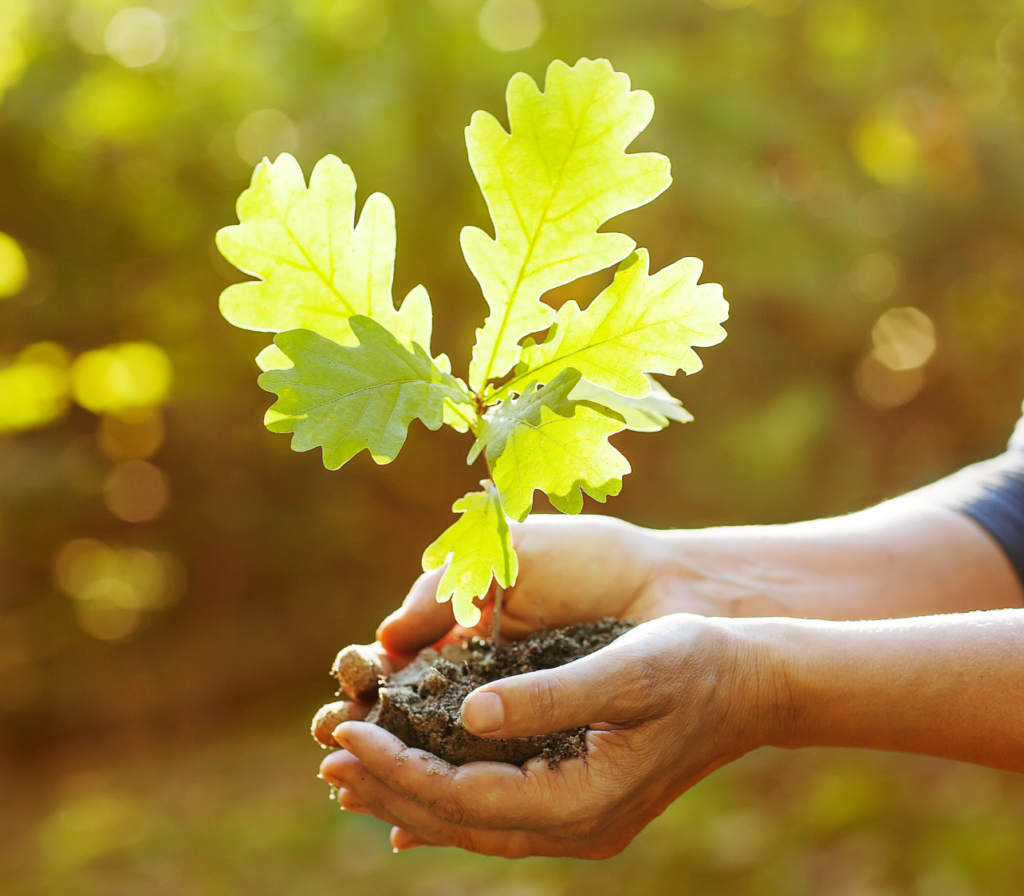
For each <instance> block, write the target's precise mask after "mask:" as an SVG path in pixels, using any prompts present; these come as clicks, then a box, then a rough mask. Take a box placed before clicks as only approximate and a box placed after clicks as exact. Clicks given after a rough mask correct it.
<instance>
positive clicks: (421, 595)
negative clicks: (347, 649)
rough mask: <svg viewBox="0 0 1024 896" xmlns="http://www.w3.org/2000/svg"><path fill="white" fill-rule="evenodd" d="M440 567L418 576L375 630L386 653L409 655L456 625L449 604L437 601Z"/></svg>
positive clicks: (437, 638)
mask: <svg viewBox="0 0 1024 896" xmlns="http://www.w3.org/2000/svg"><path fill="white" fill-rule="evenodd" d="M442 575H444V570H443V569H435V570H433V571H432V572H427V573H424V574H423V575H421V576H420V577H419V578H418V579H417V580H416V582H415V583H414V584H413V586H412V588H411V589H410V591H409V594H408V596H407V597H406V598H405V601H404V602H403V603H402V606H400V607H399V608H398V609H397V610H395V612H394V613H392V614H391V615H390V616H388V618H387V619H385V620H384V621H383V622H382V623H381V624H380V628H378V629H377V639H378V640H379V641H380V643H381V644H382V645H383V647H384V649H385V650H386V651H388V652H389V653H395V654H400V655H405V656H409V655H411V654H416V653H419V651H420V650H422V649H423V648H424V647H429V646H430V645H431V644H434V643H436V642H438V641H440V640H441V639H442V638H443V637H444V636H445V635H446V634H448V632H450V631H451V630H452V627H453V626H454V625H455V617H454V616H453V615H452V608H451V604H450V603H444V604H439V603H438V602H437V586H438V585H439V584H440V583H441V576H442Z"/></svg>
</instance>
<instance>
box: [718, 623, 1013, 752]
mask: <svg viewBox="0 0 1024 896" xmlns="http://www.w3.org/2000/svg"><path fill="white" fill-rule="evenodd" d="M736 625H737V627H738V629H737V630H738V631H739V632H740V637H741V639H743V640H745V642H746V643H747V644H748V645H749V646H750V647H751V651H752V652H751V654H750V655H751V656H755V657H757V658H758V661H757V663H756V664H755V665H757V668H758V670H759V671H758V675H757V676H756V685H752V686H751V687H752V689H754V690H756V691H757V693H758V695H759V696H758V698H757V700H758V702H759V703H760V704H761V705H762V709H763V706H764V705H765V704H766V703H767V704H768V705H770V706H771V708H772V709H771V711H770V712H769V713H768V714H767V718H768V723H767V730H766V735H765V742H766V743H768V744H771V745H774V746H780V747H788V748H795V747H805V746H835V747H860V748H866V749H874V750H894V751H898V752H904V753H918V754H923V755H928V756H939V757H943V758H947V759H957V760H961V761H965V762H973V763H977V764H980V765H988V766H992V767H994V768H1001V769H1006V770H1009V771H1016V772H1024V610H1002V611H993V612H987V613H970V614H957V615H948V616H933V617H925V618H919V619H907V620H891V621H886V622H839V623H837V622H824V621H815V620H779V619H775V620H771V619H765V620H743V621H741V622H738V623H736Z"/></svg>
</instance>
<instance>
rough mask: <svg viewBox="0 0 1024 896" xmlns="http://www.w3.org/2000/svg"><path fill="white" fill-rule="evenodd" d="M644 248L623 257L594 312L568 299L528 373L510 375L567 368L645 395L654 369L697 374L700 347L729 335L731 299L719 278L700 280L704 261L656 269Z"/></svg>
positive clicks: (529, 376)
mask: <svg viewBox="0 0 1024 896" xmlns="http://www.w3.org/2000/svg"><path fill="white" fill-rule="evenodd" d="M649 268H650V258H649V257H648V255H647V251H646V250H645V249H640V250H638V251H637V252H634V253H633V254H632V255H630V256H629V258H627V259H626V260H625V261H623V262H622V264H621V266H620V267H619V270H618V272H617V273H616V275H615V279H614V281H613V282H612V284H611V286H609V287H608V288H607V289H606V290H605V291H604V292H602V293H601V294H600V295H599V296H598V297H597V298H596V299H594V301H593V302H591V303H590V306H589V307H588V308H587V309H586V311H581V310H580V307H579V305H577V304H576V302H574V301H569V302H566V303H565V304H564V305H563V306H562V307H561V308H560V309H559V311H558V317H557V318H556V320H555V323H554V325H553V326H552V327H551V332H550V333H549V334H548V338H547V339H546V340H545V341H544V342H543V343H542V344H541V345H533V346H528V347H526V348H525V349H524V351H523V365H522V366H523V372H522V373H517V376H516V378H515V379H514V380H510V381H509V382H508V383H507V384H506V385H505V387H504V389H505V390H514V389H515V386H516V384H517V382H518V381H522V382H526V381H529V380H537V381H539V382H548V381H550V380H551V379H553V378H554V377H555V376H557V375H558V373H560V372H561V371H562V370H565V369H566V368H567V367H572V368H574V369H575V370H579V371H580V372H581V373H582V374H583V376H584V377H586V378H587V379H588V380H590V382H592V383H594V384H595V385H598V386H604V387H605V388H606V389H611V390H613V391H615V392H618V393H619V394H620V395H625V396H630V397H633V398H642V397H643V396H645V395H647V394H648V393H649V392H650V389H651V381H650V380H649V379H648V378H647V377H646V376H645V374H646V373H664V374H668V375H669V376H671V375H673V374H674V373H675V372H676V371H677V370H683V371H685V372H686V373H695V372H696V371H698V370H700V368H701V366H702V362H701V360H700V358H699V357H698V356H697V353H696V352H695V351H694V350H693V346H707V345H717V344H718V343H719V342H721V341H722V340H723V339H725V330H724V329H722V327H721V323H722V321H724V320H726V318H728V316H729V305H728V303H727V302H726V301H725V299H724V298H723V297H722V287H721V286H719V285H718V284H717V283H703V284H701V285H699V286H698V285H697V280H698V279H699V278H700V273H701V270H702V268H703V264H702V262H701V260H700V259H699V258H683V259H681V260H680V261H677V262H676V263H675V264H672V265H669V266H668V267H667V268H663V269H662V270H660V271H658V272H657V273H656V274H653V275H651V274H649V273H648V271H649Z"/></svg>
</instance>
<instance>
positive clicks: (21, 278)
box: [0, 233, 28, 299]
mask: <svg viewBox="0 0 1024 896" xmlns="http://www.w3.org/2000/svg"><path fill="white" fill-rule="evenodd" d="M27 279H28V264H27V262H26V261H25V253H24V252H22V251H21V246H19V245H18V244H17V242H16V241H15V240H14V239H12V238H11V237H9V236H8V235H7V234H6V233H0V299H6V298H8V297H10V296H13V295H15V294H17V293H19V292H21V288H22V287H23V286H24V285H25V281H26V280H27Z"/></svg>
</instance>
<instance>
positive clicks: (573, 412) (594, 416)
mask: <svg viewBox="0 0 1024 896" xmlns="http://www.w3.org/2000/svg"><path fill="white" fill-rule="evenodd" d="M579 381H580V373H579V371H577V370H571V369H567V370H563V371H562V372H561V373H560V374H559V375H558V376H557V377H555V379H554V380H552V381H551V382H550V383H548V384H547V385H546V386H544V387H543V388H540V389H534V388H533V387H532V385H531V386H530V387H529V388H528V389H527V390H526V392H525V393H524V394H523V395H521V396H519V397H518V398H515V399H511V398H510V399H506V400H505V401H504V402H503V403H502V404H501V405H499V406H498V407H497V408H495V410H494V411H493V412H492V414H491V415H490V416H489V417H488V418H487V422H486V423H485V425H484V427H483V429H482V430H481V432H480V436H479V437H478V438H477V441H476V443H475V444H474V445H473V449H472V451H471V452H470V456H469V461H470V463H472V462H473V461H474V460H475V459H476V457H477V456H478V455H479V454H480V451H481V450H484V451H485V453H486V457H487V462H488V464H489V466H490V469H491V475H492V477H493V479H494V484H495V485H496V486H497V487H498V492H499V493H500V494H501V503H502V506H503V507H504V508H505V512H506V513H507V514H508V515H509V516H510V517H512V519H514V520H519V521H522V520H524V519H526V517H527V516H528V515H529V513H530V510H531V509H532V508H533V492H534V491H535V490H536V489H540V490H541V491H543V492H545V493H546V494H547V496H548V498H549V499H550V501H551V503H552V504H553V505H554V506H555V507H556V508H558V509H559V510H560V511H562V513H579V512H580V511H581V510H582V509H583V495H582V494H581V490H582V491H584V492H586V493H587V494H588V495H590V496H591V497H592V498H594V499H595V500H596V501H601V502H602V503H603V502H604V501H605V499H606V498H607V497H608V495H617V494H618V493H619V490H620V489H621V488H622V477H623V476H625V475H626V474H627V473H628V472H629V471H630V466H629V461H627V460H626V458H625V457H623V456H622V455H621V454H620V453H619V452H618V451H617V450H616V449H615V448H613V447H612V446H611V445H610V444H609V443H608V437H609V436H612V435H614V434H615V433H617V432H621V431H622V430H623V429H625V428H626V424H625V421H624V420H623V418H622V417H620V416H619V415H618V414H616V413H614V412H612V411H609V410H608V409H606V408H602V407H600V406H599V405H596V404H592V403H591V402H587V401H573V400H572V399H570V398H569V393H570V392H572V390H573V388H574V387H575V386H576V384H577V383H579Z"/></svg>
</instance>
